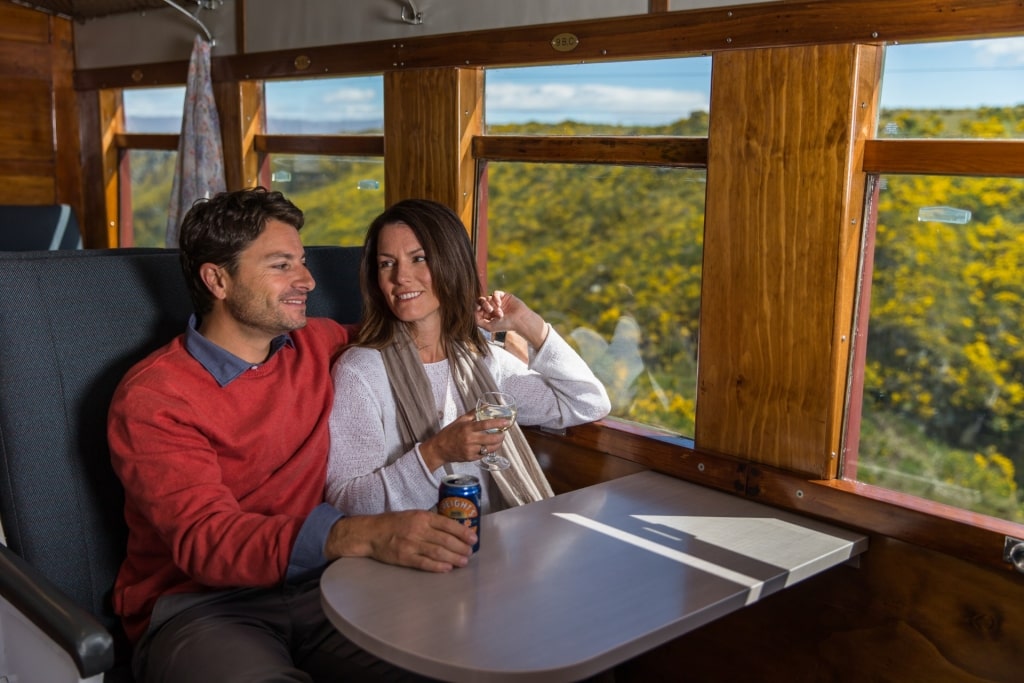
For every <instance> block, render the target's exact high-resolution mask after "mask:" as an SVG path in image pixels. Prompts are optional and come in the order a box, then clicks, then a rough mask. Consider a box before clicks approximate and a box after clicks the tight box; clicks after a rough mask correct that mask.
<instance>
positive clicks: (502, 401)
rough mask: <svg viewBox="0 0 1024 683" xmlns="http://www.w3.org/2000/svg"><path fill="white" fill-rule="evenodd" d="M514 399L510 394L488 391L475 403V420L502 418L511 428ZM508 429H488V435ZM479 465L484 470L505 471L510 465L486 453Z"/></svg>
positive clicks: (495, 454)
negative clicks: (507, 421)
mask: <svg viewBox="0 0 1024 683" xmlns="http://www.w3.org/2000/svg"><path fill="white" fill-rule="evenodd" d="M517 412H518V410H517V408H516V399H515V397H514V396H512V395H510V394H503V393H501V392H500V391H488V392H487V393H485V394H484V395H483V396H481V397H480V398H479V399H478V400H477V402H476V419H477V420H493V419H495V418H499V417H503V418H505V419H507V420H509V421H510V422H509V427H511V426H512V422H515V419H516V413H517ZM509 427H502V428H500V429H488V430H487V432H488V433H489V434H496V433H498V432H504V431H508V428H509ZM479 465H480V467H482V468H483V469H485V470H506V469H508V468H509V466H510V465H511V463H510V462H509V460H508V458H506V457H505V456H503V455H499V454H498V453H488V454H487V455H485V456H484V457H482V458H480V460H479Z"/></svg>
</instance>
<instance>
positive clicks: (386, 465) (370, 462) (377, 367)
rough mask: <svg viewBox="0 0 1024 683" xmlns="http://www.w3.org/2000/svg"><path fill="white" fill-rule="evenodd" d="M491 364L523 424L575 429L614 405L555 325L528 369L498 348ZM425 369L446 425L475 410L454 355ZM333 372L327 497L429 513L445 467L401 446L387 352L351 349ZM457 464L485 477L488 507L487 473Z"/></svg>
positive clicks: (366, 508)
mask: <svg viewBox="0 0 1024 683" xmlns="http://www.w3.org/2000/svg"><path fill="white" fill-rule="evenodd" d="M484 364H485V365H486V366H487V368H488V369H489V370H490V371H491V375H492V376H493V377H494V381H495V383H496V384H497V385H498V389H499V390H500V391H504V392H508V393H510V394H512V395H513V396H515V397H516V403H517V405H518V408H519V412H518V415H517V418H516V421H517V422H518V423H519V424H521V425H538V426H542V427H551V428H562V427H569V426H572V425H577V424H582V423H584V422H593V421H594V420H599V419H601V418H602V417H604V416H605V415H607V414H608V411H609V410H610V408H611V404H610V402H609V400H608V394H607V392H605V389H604V385H602V384H601V382H600V381H599V380H598V379H597V377H595V376H594V373H593V372H591V371H590V368H589V367H587V364H586V363H585V362H584V361H583V359H582V358H580V357H579V355H578V354H577V353H576V352H575V351H574V350H573V349H572V347H571V346H569V344H568V343H567V342H566V341H565V340H564V339H563V338H562V337H560V336H559V335H558V333H557V332H555V330H554V329H550V330H549V332H548V336H547V339H546V340H545V341H544V344H543V345H542V346H541V348H540V349H539V350H537V351H534V350H533V349H530V364H529V366H527V365H526V364H524V363H523V362H522V361H521V360H520V359H518V358H516V357H515V356H513V355H512V354H511V353H509V352H508V351H506V350H505V349H503V348H501V347H498V346H494V345H492V346H491V354H490V355H489V356H487V357H486V358H484ZM424 369H425V370H426V372H427V378H428V379H429V380H430V385H431V387H432V388H433V390H434V403H435V405H436V407H437V414H438V420H439V423H440V426H441V427H443V426H445V425H447V424H449V423H451V422H452V421H454V420H455V418H456V417H458V416H459V415H462V414H465V413H467V412H469V411H470V410H472V409H473V406H465V405H463V403H462V400H461V399H460V398H459V393H458V390H457V389H456V388H455V384H454V382H452V381H451V372H450V371H449V368H448V361H447V360H443V361H440V362H438V363H429V364H426V365H424ZM333 376H334V386H335V392H334V407H333V410H332V411H331V417H330V427H331V452H330V458H329V460H328V465H327V484H326V500H327V502H328V503H331V504H332V505H334V506H335V507H337V508H339V509H341V510H342V511H343V512H344V513H345V514H348V515H367V514H377V513H380V512H388V511H398V510H412V509H420V510H427V509H430V508H431V507H433V506H434V505H436V504H437V488H438V485H440V483H441V477H442V476H444V474H445V471H444V468H438V469H437V470H435V471H433V472H431V471H430V470H428V469H427V466H426V464H425V463H424V462H423V459H422V458H421V457H420V454H419V447H418V446H419V445H418V444H417V446H416V447H414V448H413V449H412V450H409V451H405V450H404V449H403V448H402V444H401V441H400V437H399V428H398V414H397V411H396V406H395V399H394V395H393V394H392V391H391V385H390V383H389V382H388V375H387V371H386V370H385V368H384V360H383V358H382V357H381V354H380V352H379V351H377V350H376V349H367V348H361V347H354V348H351V349H349V350H347V351H346V352H345V353H343V354H342V356H341V358H340V359H339V360H338V362H337V364H336V365H335V367H334V371H333ZM451 467H452V468H453V470H454V471H455V472H460V473H468V474H473V475H476V476H477V477H479V478H480V483H481V489H482V496H483V500H482V504H481V508H482V509H483V511H484V512H487V511H488V510H489V509H490V508H489V504H488V501H487V485H486V479H487V477H488V474H487V472H486V470H483V469H481V468H480V467H479V466H478V465H477V464H476V463H475V462H458V463H451Z"/></svg>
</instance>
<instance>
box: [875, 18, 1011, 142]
mask: <svg viewBox="0 0 1024 683" xmlns="http://www.w3.org/2000/svg"><path fill="white" fill-rule="evenodd" d="M1022 92H1024V38H1004V39H998V40H992V39H990V40H970V41H956V42H948V43H924V44H917V45H893V46H890V47H887V48H886V50H885V68H884V72H883V76H882V99H881V105H882V106H881V110H882V111H881V117H880V119H879V122H878V137H880V138H883V137H885V138H891V137H897V138H1022V137H1024V97H1022V96H1021V94H1020V93H1022Z"/></svg>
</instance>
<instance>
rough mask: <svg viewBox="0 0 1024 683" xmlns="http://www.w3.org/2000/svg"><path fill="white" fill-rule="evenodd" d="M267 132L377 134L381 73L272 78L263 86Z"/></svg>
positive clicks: (381, 120)
mask: <svg viewBox="0 0 1024 683" xmlns="http://www.w3.org/2000/svg"><path fill="white" fill-rule="evenodd" d="M264 96H265V98H266V105H267V133H269V134H271V135H359V134H368V135H380V134H381V133H382V132H383V130H384V77H383V76H361V77H358V78H306V79H301V80H273V81H267V82H266V84H265V86H264Z"/></svg>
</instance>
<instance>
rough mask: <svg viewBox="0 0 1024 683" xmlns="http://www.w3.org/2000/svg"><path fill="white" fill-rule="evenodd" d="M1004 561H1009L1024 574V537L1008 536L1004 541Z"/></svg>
mask: <svg viewBox="0 0 1024 683" xmlns="http://www.w3.org/2000/svg"><path fill="white" fill-rule="evenodd" d="M1003 561H1004V562H1009V563H1010V564H1012V565H1013V566H1014V567H1016V568H1017V571H1019V572H1020V573H1021V574H1024V539H1020V538H1014V537H1013V536H1007V537H1006V540H1004V541H1003Z"/></svg>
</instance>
